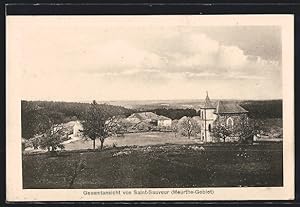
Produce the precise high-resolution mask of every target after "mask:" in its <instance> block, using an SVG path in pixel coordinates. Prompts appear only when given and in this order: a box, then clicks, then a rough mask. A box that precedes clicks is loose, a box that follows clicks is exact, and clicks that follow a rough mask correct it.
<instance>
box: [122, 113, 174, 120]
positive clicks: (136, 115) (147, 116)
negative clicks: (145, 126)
mask: <svg viewBox="0 0 300 207" xmlns="http://www.w3.org/2000/svg"><path fill="white" fill-rule="evenodd" d="M128 118H137V119H139V120H147V119H152V120H169V119H170V118H168V117H166V116H159V115H157V114H155V113H153V112H140V113H134V114H131V115H130V116H129V117H128Z"/></svg>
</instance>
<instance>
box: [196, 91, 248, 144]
mask: <svg viewBox="0 0 300 207" xmlns="http://www.w3.org/2000/svg"><path fill="white" fill-rule="evenodd" d="M247 114H248V111H247V110H245V109H244V108H243V107H241V106H240V105H238V104H237V103H232V102H225V101H218V103H217V105H216V106H214V105H213V103H212V102H211V100H210V98H209V96H208V93H207V94H206V98H205V101H204V105H203V106H201V107H200V120H201V121H200V123H201V133H200V136H201V137H200V139H201V141H203V142H213V141H214V140H213V136H212V130H213V127H214V126H215V125H217V124H220V125H222V126H225V127H228V128H230V127H236V126H238V125H241V124H247V123H248V115H247Z"/></svg>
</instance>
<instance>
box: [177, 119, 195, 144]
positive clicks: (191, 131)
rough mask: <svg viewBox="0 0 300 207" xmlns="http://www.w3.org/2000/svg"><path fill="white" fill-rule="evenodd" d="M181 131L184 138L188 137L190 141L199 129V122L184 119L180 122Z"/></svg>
mask: <svg viewBox="0 0 300 207" xmlns="http://www.w3.org/2000/svg"><path fill="white" fill-rule="evenodd" d="M178 124H179V129H180V131H181V132H182V134H183V135H184V136H187V137H188V138H189V139H190V137H191V136H193V135H195V133H196V132H197V129H198V128H199V126H198V124H197V122H196V121H195V120H194V119H192V118H190V117H183V118H182V119H180V120H179V122H178Z"/></svg>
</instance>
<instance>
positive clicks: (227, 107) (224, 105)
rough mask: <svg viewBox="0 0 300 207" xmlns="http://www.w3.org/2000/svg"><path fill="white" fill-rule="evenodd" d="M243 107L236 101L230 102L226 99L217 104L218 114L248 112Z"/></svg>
mask: <svg viewBox="0 0 300 207" xmlns="http://www.w3.org/2000/svg"><path fill="white" fill-rule="evenodd" d="M247 112H248V111H246V110H245V109H244V108H243V107H241V106H240V105H238V104H236V103H229V102H224V101H219V102H218V105H217V109H216V111H215V113H216V114H241V113H247Z"/></svg>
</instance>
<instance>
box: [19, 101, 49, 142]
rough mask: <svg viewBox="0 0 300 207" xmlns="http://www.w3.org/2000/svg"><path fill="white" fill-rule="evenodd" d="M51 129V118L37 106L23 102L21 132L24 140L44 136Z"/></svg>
mask: <svg viewBox="0 0 300 207" xmlns="http://www.w3.org/2000/svg"><path fill="white" fill-rule="evenodd" d="M49 128H50V122H49V117H48V116H47V114H46V112H45V111H44V110H43V109H42V108H39V107H38V106H37V105H36V104H33V103H31V102H28V101H21V132H22V137H23V138H24V139H27V140H28V139H30V138H32V137H34V136H35V135H36V134H42V133H44V132H45V131H46V130H47V129H49Z"/></svg>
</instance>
